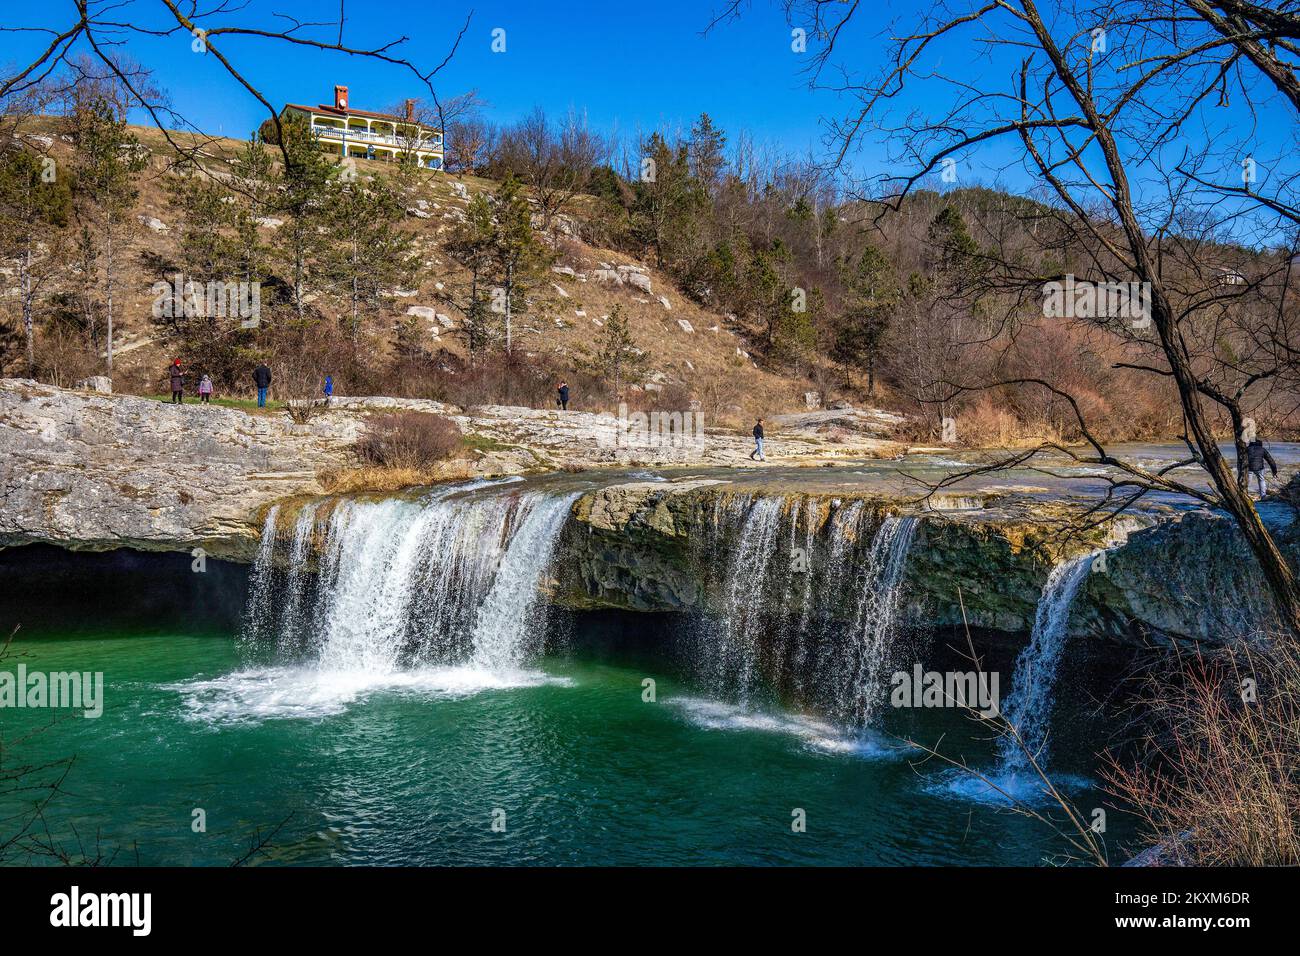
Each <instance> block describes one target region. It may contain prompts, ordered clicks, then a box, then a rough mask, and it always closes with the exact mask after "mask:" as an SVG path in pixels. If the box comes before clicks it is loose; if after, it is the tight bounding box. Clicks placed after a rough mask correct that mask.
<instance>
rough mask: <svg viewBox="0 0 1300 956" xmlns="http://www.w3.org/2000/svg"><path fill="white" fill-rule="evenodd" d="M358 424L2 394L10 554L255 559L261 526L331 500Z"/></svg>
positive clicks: (14, 389)
mask: <svg viewBox="0 0 1300 956" xmlns="http://www.w3.org/2000/svg"><path fill="white" fill-rule="evenodd" d="M358 433H359V424H358V421H357V419H355V418H353V417H350V416H328V417H320V418H318V419H316V420H313V421H312V422H311V423H310V424H307V425H295V424H293V423H292V422H291V421H290V420H289V418H288V417H287V416H274V417H273V416H255V415H249V414H246V413H245V412H242V411H239V410H237V409H228V408H221V407H218V406H203V405H167V404H164V403H162V402H157V401H152V400H149V399H143V398H129V397H124V396H106V395H98V394H94V393H72V392H68V391H66V390H63V389H56V388H52V387H48V386H43V385H37V384H35V383H32V382H22V381H14V380H7V381H5V382H4V383H0V452H2V453H3V455H2V457H0V546H8V545H17V544H27V543H31V542H47V543H51V544H57V545H62V546H64V547H69V548H77V549H84V550H105V549H110V548H136V549H140V550H166V551H175V550H189V549H191V548H194V547H203V548H204V549H205V550H207V551H208V552H209V553H210V554H212V555H213V556H214V557H222V558H231V559H234V560H249V559H250V558H251V556H252V555H253V554H254V553H255V551H256V548H257V535H258V531H259V528H258V527H257V515H258V513H259V510H260V509H261V508H262V507H263V506H264V505H266V504H268V503H269V502H272V501H276V500H278V499H281V498H285V497H288V496H292V495H301V494H320V493H321V492H322V489H321V486H320V484H319V483H318V481H317V473H318V472H319V471H321V470H323V469H327V468H332V467H338V466H340V465H342V464H343V463H344V462H345V461H346V460H347V456H348V449H349V447H350V446H351V444H352V443H353V442H354V441H355V440H356V438H357V435H358Z"/></svg>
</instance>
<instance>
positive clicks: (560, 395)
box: [555, 382, 569, 412]
mask: <svg viewBox="0 0 1300 956" xmlns="http://www.w3.org/2000/svg"><path fill="white" fill-rule="evenodd" d="M555 404H556V405H559V406H560V411H562V412H565V411H568V410H569V383H568V382H561V383H560V387H559V388H557V389H556V390H555Z"/></svg>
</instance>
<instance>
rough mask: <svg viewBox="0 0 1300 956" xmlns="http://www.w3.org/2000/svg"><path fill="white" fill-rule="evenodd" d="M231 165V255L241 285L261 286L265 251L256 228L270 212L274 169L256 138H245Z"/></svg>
mask: <svg viewBox="0 0 1300 956" xmlns="http://www.w3.org/2000/svg"><path fill="white" fill-rule="evenodd" d="M232 165H233V169H234V173H235V178H234V180H233V181H232V183H231V186H232V189H233V190H234V193H235V199H236V205H235V229H234V237H233V243H232V255H233V257H234V259H235V265H236V268H237V269H238V270H239V271H240V273H241V274H242V276H243V279H244V281H245V282H261V281H262V280H263V279H265V278H266V268H267V251H268V250H267V245H266V243H265V242H264V241H263V240H262V236H261V234H260V233H259V232H258V227H259V226H260V225H261V223H262V220H263V219H266V218H267V217H268V216H270V214H271V211H272V209H273V208H274V204H275V200H276V196H277V191H276V183H275V168H274V164H273V163H272V160H271V154H270V152H268V151H267V149H266V145H265V142H264V141H263V140H260V139H259V136H258V135H257V134H254V135H253V136H251V137H249V139H248V142H246V143H245V144H244V147H243V149H242V150H240V153H239V155H238V156H237V157H236V158H235V161H234V163H233V164H232Z"/></svg>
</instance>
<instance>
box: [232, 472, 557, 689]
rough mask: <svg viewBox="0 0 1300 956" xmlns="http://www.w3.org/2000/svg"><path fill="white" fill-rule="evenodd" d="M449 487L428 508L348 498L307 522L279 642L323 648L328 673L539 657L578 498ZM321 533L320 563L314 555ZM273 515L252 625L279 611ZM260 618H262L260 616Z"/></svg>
mask: <svg viewBox="0 0 1300 956" xmlns="http://www.w3.org/2000/svg"><path fill="white" fill-rule="evenodd" d="M465 492H466V489H465V488H464V487H461V488H451V489H446V490H443V491H440V492H435V493H434V494H433V495H431V496H429V497H428V498H426V499H425V500H422V501H405V500H398V499H391V500H386V501H377V502H375V501H342V502H339V503H337V504H336V505H335V506H334V507H333V508H332V510H331V511H330V514H329V516H328V518H327V519H326V520H324V521H323V522H318V509H316V508H313V507H312V506H308V507H307V508H304V509H303V510H302V511H301V512H300V513H299V515H298V518H297V521H296V523H295V525H294V530H293V534H292V537H291V540H290V541H289V544H288V554H287V556H286V558H287V561H288V564H289V567H288V570H287V572H282V573H281V574H280V577H281V578H282V579H283V584H282V589H281V591H280V593H281V595H282V596H283V600H284V604H283V610H282V612H281V614H280V615H279V618H278V622H277V624H276V627H277V630H278V633H277V634H275V635H274V637H275V639H276V643H278V644H279V645H280V646H282V647H284V646H290V645H292V646H299V645H306V646H308V647H314V649H315V652H316V657H317V666H318V668H319V669H320V670H322V671H327V672H352V673H371V674H385V673H391V672H394V671H396V670H399V669H401V668H404V667H408V666H440V665H471V666H474V667H479V668H485V669H509V668H517V667H519V666H520V665H522V664H523V663H524V662H525V661H526V660H527V658H528V657H529V656H530V655H531V654H532V653H533V652H535V651H536V650H537V644H538V641H539V639H540V635H541V626H542V624H543V623H544V622H543V621H542V619H541V613H540V609H539V602H538V600H537V598H538V591H539V588H540V587H541V585H542V584H543V576H544V575H545V573H546V571H547V569H548V567H549V565H550V562H551V558H552V556H553V553H554V549H555V544H556V541H557V540H558V537H559V533H560V530H561V529H562V527H563V525H564V521H565V519H566V517H567V515H568V514H569V510H570V508H571V506H572V504H573V501H574V499H575V498H576V497H577V495H578V493H577V492H573V493H570V494H566V495H552V494H546V493H542V492H526V493H523V494H511V493H502V492H498V491H495V490H494V491H492V492H488V493H484V494H467V493H465ZM317 537H319V539H320V550H319V557H318V567H317V570H316V573H315V574H314V575H313V574H311V573H310V570H309V567H308V565H309V558H310V552H311V546H312V543H313V540H314V539H315V538H317ZM275 557H276V543H275V525H274V516H269V517H268V520H267V528H266V530H265V531H264V533H263V542H262V546H261V548H260V550H259V553H258V561H257V565H256V567H255V569H254V578H255V581H256V582H259V585H258V586H257V587H256V588H255V598H256V602H257V603H258V605H259V608H257V609H255V608H253V607H252V606H250V626H251V627H252V628H261V629H263V636H264V637H265V636H266V635H265V633H264V630H265V622H266V619H267V617H268V616H269V615H267V614H265V613H264V612H263V611H262V610H261V606H264V605H265V604H266V602H267V601H268V597H267V596H266V595H267V593H268V592H269V591H270V590H271V589H270V587H269V586H268V585H266V584H264V583H261V582H267V581H269V580H270V579H271V578H272V576H273V575H274V574H275V572H274V571H273V569H272V566H273V564H274V562H275ZM255 610H256V613H254V612H255Z"/></svg>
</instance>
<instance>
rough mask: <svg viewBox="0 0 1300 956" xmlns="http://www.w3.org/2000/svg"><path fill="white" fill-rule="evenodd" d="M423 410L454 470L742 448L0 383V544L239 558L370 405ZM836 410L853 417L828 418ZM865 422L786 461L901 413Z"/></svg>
mask: <svg viewBox="0 0 1300 956" xmlns="http://www.w3.org/2000/svg"><path fill="white" fill-rule="evenodd" d="M397 410H407V411H417V412H434V413H438V414H441V415H445V416H447V417H448V418H450V419H452V420H453V421H455V422H456V424H457V425H458V426H459V427H460V429H461V430H462V431H463V432H465V433H466V434H468V435H471V436H473V437H474V438H476V439H478V444H479V445H481V446H485V447H484V448H482V449H480V450H479V451H477V452H475V453H474V454H475V457H474V458H473V459H472V460H471V461H468V462H463V463H461V464H463V465H464V468H462V469H461V471H462V472H463V473H462V474H461V475H460V476H459V477H475V476H478V477H487V476H498V475H514V474H524V473H528V472H539V471H548V470H557V469H562V468H572V469H578V470H581V469H586V468H593V467H618V466H623V465H631V464H636V465H645V464H651V465H664V464H690V465H699V464H724V465H730V464H735V463H738V462H741V461H743V460H746V455H747V454H748V452H749V450H750V447H751V443H750V442H749V440H748V439H747V438H745V437H742V436H739V435H726V434H715V433H712V432H710V433H708V434H707V435H703V436H700V441H699V442H698V443H697V444H695V445H691V446H690V447H686V448H679V447H674V446H673V445H672V444H671V443H661V444H659V443H657V444H653V445H651V446H649V447H640V446H638V445H635V444H634V445H632V446H628V445H627V444H626V441H625V439H626V437H627V436H626V435H624V434H623V433H622V432H621V430H620V425H619V422H618V420H617V419H615V418H613V417H612V416H608V415H596V414H592V413H589V412H564V413H561V412H558V411H551V410H545V409H531V408H511V407H504V406H485V407H481V408H475V409H472V410H465V409H461V408H457V407H455V406H450V405H446V404H443V403H440V402H433V401H425V400H420V399H398V398H384V397H377V398H376V397H371V398H365V397H363V398H349V397H342V398H337V399H336V400H335V402H334V404H333V407H331V408H330V409H329V410H328V411H327V412H323V413H321V414H318V415H316V416H315V417H313V418H312V419H311V421H310V422H308V423H307V424H305V425H298V424H295V423H294V422H292V421H291V420H290V419H289V417H288V416H287V415H284V414H261V415H253V414H249V413H247V412H244V411H242V410H239V409H232V408H222V407H220V406H216V405H211V406H203V405H168V404H166V403H162V402H158V401H154V400H151V399H145V398H139V397H135V396H129V395H111V394H101V393H99V392H96V391H86V390H75V391H74V390H71V389H61V388H54V387H52V386H47V385H39V384H37V383H35V382H32V381H27V380H22V379H0V452H2V453H3V454H2V455H0V496H2V498H0V547H5V546H13V545H19V544H26V543H31V542H48V543H52V544H57V545H61V546H63V547H67V548H74V549H83V550H102V549H109V548H123V547H125V548H139V549H145V550H175V551H179V550H190V549H191V548H194V547H199V546H202V547H203V548H204V549H205V550H207V552H208V553H209V554H211V555H212V556H214V557H220V558H229V559H232V560H238V561H247V560H250V559H251V558H252V556H253V554H254V553H255V551H256V545H257V536H258V534H259V532H260V518H261V516H262V515H263V514H265V511H266V508H267V507H268V506H269V505H270V504H271V503H272V502H276V501H281V500H284V499H287V498H293V497H295V496H303V495H319V494H322V493H323V491H324V489H323V488H322V486H321V484H320V482H319V475H320V474H321V473H322V472H324V471H328V470H333V469H337V468H342V467H346V466H348V465H351V464H355V460H354V456H353V454H352V451H351V448H352V445H353V444H354V442H355V441H356V439H357V438H358V437H359V436H360V435H361V434H362V432H363V431H364V429H365V427H366V422H367V421H368V419H369V417H370V416H371V415H373V414H375V413H377V412H378V413H382V412H389V411H397ZM835 414H837V415H840V416H841V418H842V416H843V415H845V414H848V413H835ZM853 414H854V415H855V416H856V420H858V424H859V426H860V430H859V432H858V433H856V434H855V435H851V436H850V437H849V439H847V440H846V439H845V438H844V429H845V427H847V426H845V425H844V422H843V421H842V420H841V419H836V420H835V424H836V426H837V428H838V429H839V431H837V433H836V436H835V438H834V440H833V441H832V440H831V439H829V438H827V437H826V436H825V435H823V434H822V433H821V431H819V429H823V428H824V427H825V425H826V423H825V421H823V420H822V419H820V418H816V417H815V416H813V420H808V421H805V420H804V419H805V418H807V416H803V417H800V416H792V418H793V419H796V420H792V421H791V422H790V423H789V424H788V432H786V433H785V437H784V439H783V457H784V458H785V459H786V460H787V463H788V462H789V461H791V460H793V461H795V462H798V463H806V464H817V463H821V462H822V461H824V460H827V459H835V458H838V457H843V456H857V457H859V458H861V457H872V456H874V455H878V454H889V455H893V454H897V453H899V452H900V451H901V450H902V449H903V447H904V446H902V445H899V444H898V443H897V442H893V441H890V440H888V439H887V438H886V437H883V436H884V435H886V434H887V433H888V430H889V428H890V427H892V426H893V425H896V424H897V422H898V418H897V416H888V415H886V414H885V413H878V412H865V411H864V412H854V413H853Z"/></svg>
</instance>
